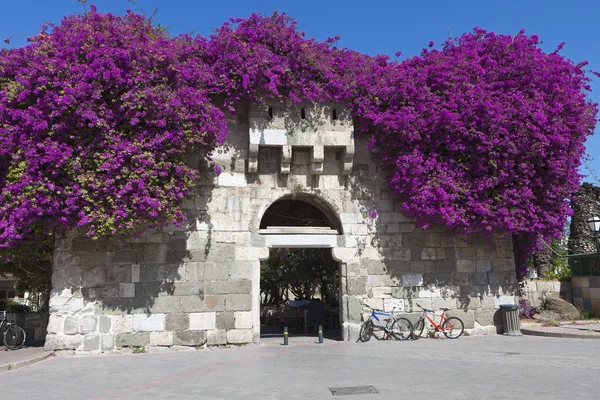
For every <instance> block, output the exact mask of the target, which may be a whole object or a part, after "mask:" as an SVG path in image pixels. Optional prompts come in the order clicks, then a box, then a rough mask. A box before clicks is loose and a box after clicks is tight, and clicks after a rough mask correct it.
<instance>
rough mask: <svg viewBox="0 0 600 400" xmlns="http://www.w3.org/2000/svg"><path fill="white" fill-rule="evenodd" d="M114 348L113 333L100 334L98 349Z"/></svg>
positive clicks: (109, 349) (107, 349)
mask: <svg viewBox="0 0 600 400" xmlns="http://www.w3.org/2000/svg"><path fill="white" fill-rule="evenodd" d="M114 348H115V337H114V335H110V334H106V335H100V350H102V351H111V350H113V349H114Z"/></svg>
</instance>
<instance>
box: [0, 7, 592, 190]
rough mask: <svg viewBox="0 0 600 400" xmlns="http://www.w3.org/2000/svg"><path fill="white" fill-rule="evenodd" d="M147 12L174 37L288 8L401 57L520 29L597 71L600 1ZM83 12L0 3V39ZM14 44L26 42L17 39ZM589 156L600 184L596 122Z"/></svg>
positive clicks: (346, 42)
mask: <svg viewBox="0 0 600 400" xmlns="http://www.w3.org/2000/svg"><path fill="white" fill-rule="evenodd" d="M88 1H89V2H90V3H93V4H96V5H97V7H98V9H99V10H100V11H102V12H112V13H116V14H123V13H124V12H125V11H126V10H127V9H128V8H131V9H133V10H136V11H138V12H141V10H140V8H139V7H136V6H135V5H134V4H132V3H131V2H129V1H128V0H96V1H92V0H88ZM136 2H137V4H138V5H139V6H141V7H142V8H143V9H144V10H145V12H146V13H147V14H152V12H153V11H154V9H155V8H156V7H158V13H157V14H156V16H155V20H156V21H157V22H159V23H160V24H161V25H163V26H168V27H170V29H169V31H170V32H171V33H172V34H178V33H182V32H192V31H193V32H197V33H199V34H201V35H203V36H208V35H210V33H211V28H216V27H219V26H221V25H222V24H223V22H225V21H226V20H228V19H229V17H246V16H248V15H250V14H251V13H252V12H260V13H269V14H270V13H272V12H273V11H275V10H278V11H285V12H286V13H287V14H289V15H291V16H292V17H294V18H296V19H297V20H298V22H299V27H300V29H301V30H303V31H305V32H306V34H307V36H308V37H314V38H317V39H319V40H323V39H326V38H327V37H330V36H336V35H339V36H341V41H340V42H338V45H339V46H341V47H348V48H352V49H354V50H357V51H361V52H365V53H369V54H388V55H393V54H394V53H396V52H397V51H401V52H402V54H403V55H402V57H410V56H414V55H417V54H419V53H420V51H421V49H422V48H423V47H426V46H427V44H428V43H429V41H430V40H433V41H434V42H435V43H436V45H440V44H441V43H443V41H444V40H445V39H446V38H447V37H448V29H449V30H450V35H451V36H458V35H460V34H462V33H464V32H467V31H470V30H472V29H473V28H474V27H476V26H477V27H480V28H483V29H487V30H490V31H494V32H496V33H505V34H515V33H517V32H518V31H519V30H520V29H521V28H524V29H525V30H526V32H527V33H529V34H533V33H537V34H538V35H539V36H540V38H541V40H542V41H543V44H542V48H543V49H544V50H546V51H552V50H554V49H555V48H556V46H557V45H558V44H559V43H561V42H563V41H564V42H566V46H565V47H564V49H563V50H562V52H561V54H563V55H565V56H566V57H568V58H570V59H572V60H574V61H575V62H579V61H584V60H587V61H589V62H590V65H589V68H590V69H593V70H595V71H600V19H599V17H600V0H570V1H565V0H502V1H499V0H459V1H456V0H455V1H449V0H445V1H442V0H429V1H406V0H404V1H403V0H373V1H367V0H344V1H342V0H320V1H314V0H293V1H290V0H285V1H284V0H279V1H275V0H262V1H259V0H222V1H214V0H213V1H207V0H195V1H191V0H188V1H186V0H168V1H166V0H136ZM82 11H83V5H82V4H81V3H79V2H78V1H77V0H21V1H9V0H0V39H2V38H4V37H7V36H11V35H23V36H29V35H33V34H35V33H37V32H38V30H39V26H40V25H41V24H43V23H44V21H51V22H55V23H58V22H59V21H60V19H61V18H62V16H64V15H67V14H73V13H80V12H82ZM11 42H12V44H13V45H17V46H18V45H23V44H25V43H26V42H25V39H23V38H21V37H19V36H14V37H13V38H12V39H11ZM592 90H593V92H592V95H591V98H592V99H593V100H594V101H595V102H597V103H600V79H599V78H595V79H594V81H593V82H592ZM587 150H588V153H589V154H590V156H591V157H592V161H591V162H589V163H587V165H588V167H585V166H584V167H582V169H581V172H582V173H583V174H585V175H587V177H586V178H584V180H586V181H589V182H593V183H595V184H597V185H600V127H598V128H596V134H595V135H594V136H592V137H590V138H589V139H588V141H587Z"/></svg>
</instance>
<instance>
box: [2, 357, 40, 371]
mask: <svg viewBox="0 0 600 400" xmlns="http://www.w3.org/2000/svg"><path fill="white" fill-rule="evenodd" d="M51 355H52V353H48V354H42V355H41V356H37V357H33V358H30V359H28V360H23V361H16V362H14V363H10V364H4V365H0V372H5V371H12V370H13V369H18V368H22V367H26V366H28V365H31V364H35V363H38V362H40V361H44V360H45V359H46V358H48V357H50V356H51Z"/></svg>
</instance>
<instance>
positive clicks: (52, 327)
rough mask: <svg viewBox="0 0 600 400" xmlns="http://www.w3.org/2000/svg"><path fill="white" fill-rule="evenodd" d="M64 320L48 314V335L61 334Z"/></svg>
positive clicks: (58, 316) (61, 317) (59, 316)
mask: <svg viewBox="0 0 600 400" xmlns="http://www.w3.org/2000/svg"><path fill="white" fill-rule="evenodd" d="M64 322H65V319H64V317H63V316H61V315H56V314H50V317H49V318H48V327H47V330H48V333H63V324H64Z"/></svg>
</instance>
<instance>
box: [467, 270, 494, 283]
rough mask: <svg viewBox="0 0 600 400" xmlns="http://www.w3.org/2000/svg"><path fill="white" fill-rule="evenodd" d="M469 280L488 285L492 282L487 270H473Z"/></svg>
mask: <svg viewBox="0 0 600 400" xmlns="http://www.w3.org/2000/svg"><path fill="white" fill-rule="evenodd" d="M469 282H471V283H472V284H473V285H487V284H488V283H490V281H489V280H488V274H487V272H473V273H470V274H469Z"/></svg>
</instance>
